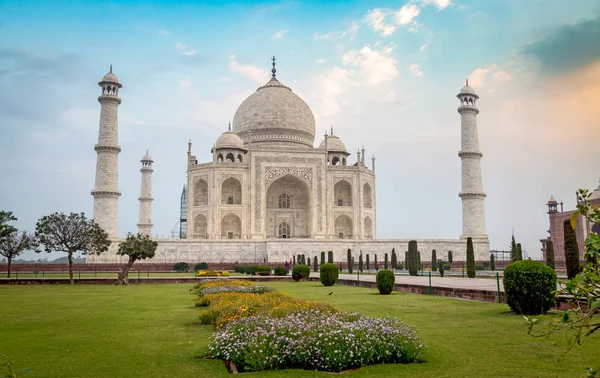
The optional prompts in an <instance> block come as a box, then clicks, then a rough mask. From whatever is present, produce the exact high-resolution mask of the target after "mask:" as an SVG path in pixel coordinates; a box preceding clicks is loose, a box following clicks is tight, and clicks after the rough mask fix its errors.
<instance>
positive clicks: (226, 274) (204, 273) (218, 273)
mask: <svg viewBox="0 0 600 378" xmlns="http://www.w3.org/2000/svg"><path fill="white" fill-rule="evenodd" d="M229 276H230V274H229V272H228V271H226V270H223V271H218V270H212V269H211V270H199V271H198V272H197V273H196V277H229Z"/></svg>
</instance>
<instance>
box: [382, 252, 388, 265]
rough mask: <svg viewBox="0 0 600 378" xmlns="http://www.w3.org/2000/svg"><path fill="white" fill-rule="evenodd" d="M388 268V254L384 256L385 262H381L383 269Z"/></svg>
mask: <svg viewBox="0 0 600 378" xmlns="http://www.w3.org/2000/svg"><path fill="white" fill-rule="evenodd" d="M387 268H388V254H387V253H386V254H385V260H383V269H387Z"/></svg>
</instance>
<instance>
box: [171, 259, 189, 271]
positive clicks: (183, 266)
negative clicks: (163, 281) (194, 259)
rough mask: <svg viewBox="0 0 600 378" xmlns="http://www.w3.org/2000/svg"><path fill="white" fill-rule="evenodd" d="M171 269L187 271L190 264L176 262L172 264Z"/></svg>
mask: <svg viewBox="0 0 600 378" xmlns="http://www.w3.org/2000/svg"><path fill="white" fill-rule="evenodd" d="M173 270H174V271H176V272H179V273H187V272H188V271H189V270H190V266H189V265H188V263H186V262H178V263H176V264H175V265H173Z"/></svg>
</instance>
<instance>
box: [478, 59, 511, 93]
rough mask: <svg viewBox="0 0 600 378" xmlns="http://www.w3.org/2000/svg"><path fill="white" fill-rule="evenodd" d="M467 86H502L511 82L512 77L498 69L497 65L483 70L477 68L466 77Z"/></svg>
mask: <svg viewBox="0 0 600 378" xmlns="http://www.w3.org/2000/svg"><path fill="white" fill-rule="evenodd" d="M468 79H469V86H471V87H473V88H478V87H483V86H486V85H487V86H489V85H494V84H503V83H506V82H508V81H510V80H512V75H511V74H510V73H508V72H506V71H502V70H500V69H499V67H498V65H496V64H491V65H489V66H487V67H484V68H477V69H476V70H474V71H473V72H471V73H470V74H469V75H468Z"/></svg>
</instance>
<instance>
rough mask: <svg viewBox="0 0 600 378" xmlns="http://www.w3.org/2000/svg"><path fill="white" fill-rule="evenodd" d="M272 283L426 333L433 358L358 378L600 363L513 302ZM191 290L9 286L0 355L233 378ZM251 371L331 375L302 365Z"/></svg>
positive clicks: (106, 369)
mask: <svg viewBox="0 0 600 378" xmlns="http://www.w3.org/2000/svg"><path fill="white" fill-rule="evenodd" d="M269 285H270V286H273V287H275V288H277V289H280V290H282V291H285V292H288V293H290V294H292V295H295V296H298V297H302V298H306V299H312V300H324V301H327V302H330V303H332V304H334V305H336V306H337V307H339V308H340V309H342V310H346V311H359V312H362V313H365V314H368V315H372V316H384V315H386V314H390V315H394V316H398V317H400V318H401V319H402V320H403V321H405V322H407V323H411V324H415V325H416V326H417V328H418V329H419V330H420V331H421V334H422V336H423V338H424V340H425V341H426V343H427V344H428V351H429V353H428V355H427V357H426V362H425V363H421V364H410V365H377V366H370V367H365V368H362V369H360V370H358V371H356V372H354V373H352V374H351V376H354V377H363V376H380V375H381V376H394V377H413V376H426V377H457V376H461V377H482V376H493V377H567V376H568V377H578V376H585V367H588V366H592V367H596V368H600V337H597V336H596V337H592V338H590V339H589V340H587V341H586V343H585V344H584V345H583V347H577V348H575V349H574V351H572V352H571V353H570V354H568V355H567V356H566V358H565V359H564V360H562V361H560V362H559V361H557V359H558V357H560V356H561V354H562V352H563V351H564V349H563V348H562V347H561V345H562V346H564V338H561V337H557V338H556V339H553V340H550V341H546V342H543V343H540V340H539V339H535V338H532V337H530V336H527V335H526V328H525V327H524V320H523V318H522V317H521V316H517V315H514V314H511V313H508V312H507V311H508V307H507V306H506V305H499V304H492V303H478V302H470V301H460V300H454V299H448V298H439V297H429V296H424V295H411V294H405V293H394V294H392V295H390V296H380V295H377V294H376V293H377V292H376V290H371V289H362V288H355V287H346V286H333V287H329V288H325V287H323V286H321V285H320V284H319V283H317V282H303V283H293V282H278V283H269ZM189 287H190V285H187V284H171V285H167V284H164V285H136V286H129V287H114V286H110V285H106V286H104V285H76V286H68V285H39V286H38V285H31V286H0V298H2V302H1V303H2V305H1V307H0V335H1V336H0V353H4V354H6V355H8V356H9V357H10V358H11V360H12V362H13V367H15V368H16V369H18V370H20V369H23V368H26V367H31V368H33V369H35V371H36V372H35V373H33V374H28V375H27V376H31V377H226V376H228V374H227V372H226V370H225V368H224V366H223V363H222V362H221V361H214V360H203V359H201V358H200V357H201V356H203V355H205V354H206V353H207V351H208V338H209V336H210V335H211V334H212V333H213V330H212V327H210V326H198V325H196V324H195V322H196V320H197V315H198V313H199V311H201V310H199V309H197V308H195V307H193V303H194V299H195V297H194V296H193V295H191V294H189V292H188V289H189ZM330 292H333V294H332V295H327V294H328V293H330ZM543 318H547V317H543ZM554 341H556V342H558V343H559V346H556V345H554V344H553V342H554ZM2 373H4V371H2V370H0V374H2ZM245 375H246V376H248V377H263V376H264V377H307V376H308V377H310V376H323V377H325V376H328V375H326V374H323V373H317V372H308V371H301V370H289V371H272V372H260V373H249V374H245Z"/></svg>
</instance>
